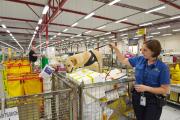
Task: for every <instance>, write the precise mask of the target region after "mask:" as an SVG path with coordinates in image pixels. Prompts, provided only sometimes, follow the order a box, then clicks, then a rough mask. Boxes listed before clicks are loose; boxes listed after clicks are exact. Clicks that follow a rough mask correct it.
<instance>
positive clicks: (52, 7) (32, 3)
mask: <svg viewBox="0 0 180 120" xmlns="http://www.w3.org/2000/svg"><path fill="white" fill-rule="evenodd" d="M6 1H11V2H17V3H22V4H26V5H27V4H29V5H34V6H39V7H44V5H43V4H39V3H34V2H27V1H22V0H6ZM50 8H51V9H56V7H54V6H52V5H50ZM60 10H62V11H65V12H70V13H74V14H80V15H87V13H83V12H79V11H73V10H69V9H65V8H61V9H60ZM93 17H95V18H99V19H103V20H109V21H112V22H114V21H117V20H115V19H111V18H107V17H103V16H98V15H94V16H93ZM122 23H124V24H128V25H132V26H137V24H134V23H130V22H122Z"/></svg>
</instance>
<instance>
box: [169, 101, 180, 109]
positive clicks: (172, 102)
mask: <svg viewBox="0 0 180 120" xmlns="http://www.w3.org/2000/svg"><path fill="white" fill-rule="evenodd" d="M167 102H168V103H171V104H174V105H177V106H178V107H180V103H178V102H174V101H171V100H167Z"/></svg>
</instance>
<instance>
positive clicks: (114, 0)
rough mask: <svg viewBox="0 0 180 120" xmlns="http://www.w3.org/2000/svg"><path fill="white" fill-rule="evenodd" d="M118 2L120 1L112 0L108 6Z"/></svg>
mask: <svg viewBox="0 0 180 120" xmlns="http://www.w3.org/2000/svg"><path fill="white" fill-rule="evenodd" d="M119 1H121V0H113V1H112V2H110V3H109V4H108V5H110V6H111V5H114V4H115V3H117V2H119Z"/></svg>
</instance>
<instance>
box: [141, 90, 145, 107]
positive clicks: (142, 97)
mask: <svg viewBox="0 0 180 120" xmlns="http://www.w3.org/2000/svg"><path fill="white" fill-rule="evenodd" d="M140 105H142V106H146V97H145V96H144V93H142V94H141V97H140Z"/></svg>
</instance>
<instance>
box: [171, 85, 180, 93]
mask: <svg viewBox="0 0 180 120" xmlns="http://www.w3.org/2000/svg"><path fill="white" fill-rule="evenodd" d="M170 86H171V87H170V91H173V92H177V93H180V85H170Z"/></svg>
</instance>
